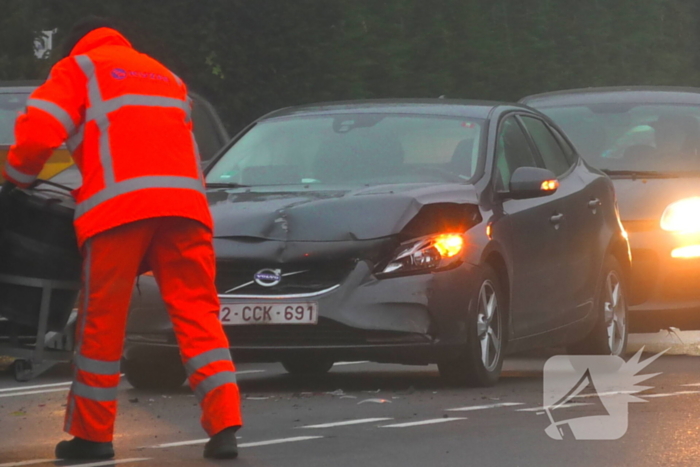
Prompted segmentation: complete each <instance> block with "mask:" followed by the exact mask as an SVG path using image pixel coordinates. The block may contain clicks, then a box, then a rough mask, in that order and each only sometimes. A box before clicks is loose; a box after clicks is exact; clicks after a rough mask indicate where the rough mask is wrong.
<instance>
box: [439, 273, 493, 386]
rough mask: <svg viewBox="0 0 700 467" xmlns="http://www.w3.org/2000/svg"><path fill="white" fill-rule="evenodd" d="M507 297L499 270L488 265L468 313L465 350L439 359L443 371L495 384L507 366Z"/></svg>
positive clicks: (462, 380) (453, 378) (461, 380)
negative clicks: (504, 365)
mask: <svg viewBox="0 0 700 467" xmlns="http://www.w3.org/2000/svg"><path fill="white" fill-rule="evenodd" d="M506 306H507V300H506V296H505V294H504V292H503V289H502V287H501V282H500V280H499V277H498V274H496V271H494V270H493V268H491V267H490V266H484V274H483V278H482V281H481V286H480V288H479V295H478V298H477V300H476V301H475V307H474V309H472V310H469V314H468V323H467V331H468V339H467V346H466V349H465V350H464V352H463V354H462V355H461V356H460V357H458V358H455V359H451V360H446V361H442V362H439V363H438V369H439V370H440V375H441V376H442V377H443V378H445V379H447V380H448V381H450V382H454V383H457V384H465V385H469V386H482V387H483V386H493V385H494V384H496V383H497V382H498V379H499V377H500V376H501V368H502V367H503V351H504V344H505V336H506V333H505V332H504V331H505V328H506V326H505V312H506Z"/></svg>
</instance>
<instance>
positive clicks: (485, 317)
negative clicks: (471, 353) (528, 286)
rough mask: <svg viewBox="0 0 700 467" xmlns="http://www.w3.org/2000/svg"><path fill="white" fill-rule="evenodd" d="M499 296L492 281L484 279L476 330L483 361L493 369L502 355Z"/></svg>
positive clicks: (489, 368) (488, 369) (486, 367)
mask: <svg viewBox="0 0 700 467" xmlns="http://www.w3.org/2000/svg"><path fill="white" fill-rule="evenodd" d="M499 313H500V310H499V308H498V296H497V295H496V289H495V288H494V286H493V284H492V283H491V281H488V280H487V281H484V283H483V284H482V285H481V290H480V291H479V305H478V312H477V317H476V319H477V322H476V331H477V337H478V339H479V344H480V347H481V362H482V363H483V365H484V368H485V369H486V370H487V371H493V370H494V369H495V368H496V367H497V366H498V362H499V359H500V357H501V342H502V338H501V321H500V316H499Z"/></svg>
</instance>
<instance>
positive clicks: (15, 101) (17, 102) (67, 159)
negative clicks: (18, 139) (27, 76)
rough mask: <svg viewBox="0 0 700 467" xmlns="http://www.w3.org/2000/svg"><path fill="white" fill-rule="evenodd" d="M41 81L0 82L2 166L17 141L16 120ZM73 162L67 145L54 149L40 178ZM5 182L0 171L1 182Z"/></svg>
mask: <svg viewBox="0 0 700 467" xmlns="http://www.w3.org/2000/svg"><path fill="white" fill-rule="evenodd" d="M40 84H41V82H37V81H26V82H0V167H2V166H4V165H5V160H7V153H8V151H9V150H10V146H12V144H14V142H15V132H14V130H15V120H16V119H17V116H18V115H19V114H20V113H22V112H24V108H25V106H26V104H27V99H28V98H29V95H30V94H31V93H32V91H34V89H35V88H36V87H37V86H38V85H40ZM72 163H73V161H72V159H71V156H70V152H69V151H68V149H66V147H65V146H62V147H61V148H59V149H57V150H56V151H54V153H53V155H52V156H51V158H50V159H49V160H48V162H47V163H46V165H45V166H44V169H43V170H42V171H41V173H40V174H39V178H42V179H47V178H51V177H52V176H54V175H55V174H57V173H58V172H60V171H62V170H63V169H65V168H67V167H68V166H70V165H71V164H72ZM3 182H5V180H4V177H3V176H2V173H0V184H2V183H3Z"/></svg>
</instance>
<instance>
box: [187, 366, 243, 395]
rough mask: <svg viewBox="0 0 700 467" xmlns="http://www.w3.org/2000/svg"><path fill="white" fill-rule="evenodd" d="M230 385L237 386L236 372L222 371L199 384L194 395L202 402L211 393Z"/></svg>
mask: <svg viewBox="0 0 700 467" xmlns="http://www.w3.org/2000/svg"><path fill="white" fill-rule="evenodd" d="M229 383H233V384H236V372H235V371H220V372H219V373H217V374H215V375H212V376H210V377H208V378H207V379H205V380H204V381H202V382H201V383H199V385H198V386H197V389H195V390H194V395H195V396H197V399H198V400H199V401H200V402H201V401H202V400H203V399H204V398H205V397H206V395H207V394H209V393H210V392H211V391H213V390H214V389H216V388H218V387H220V386H223V385H224V384H229Z"/></svg>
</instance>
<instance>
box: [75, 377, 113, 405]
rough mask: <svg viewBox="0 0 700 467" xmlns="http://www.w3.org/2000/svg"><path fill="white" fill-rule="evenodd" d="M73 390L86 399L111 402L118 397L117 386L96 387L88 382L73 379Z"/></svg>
mask: <svg viewBox="0 0 700 467" xmlns="http://www.w3.org/2000/svg"><path fill="white" fill-rule="evenodd" d="M70 389H71V392H72V393H73V394H74V395H76V396H80V397H84V398H85V399H92V400H94V401H98V402H109V401H113V400H116V399H117V387H116V386H114V387H112V388H96V387H94V386H88V385H87V384H83V383H79V382H77V381H73V385H72V386H71V388H70Z"/></svg>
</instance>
